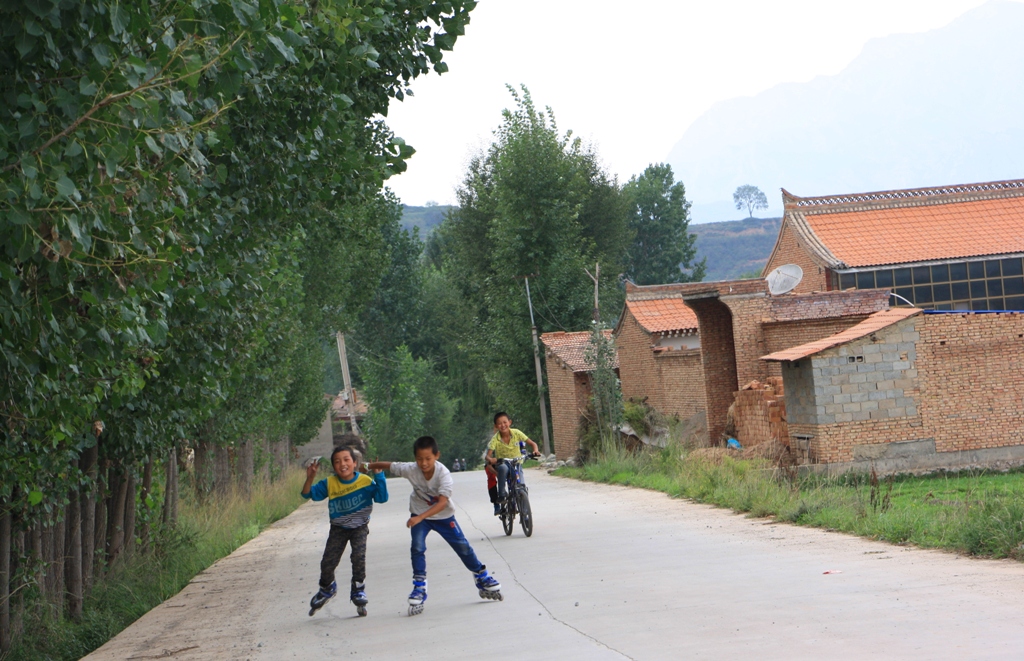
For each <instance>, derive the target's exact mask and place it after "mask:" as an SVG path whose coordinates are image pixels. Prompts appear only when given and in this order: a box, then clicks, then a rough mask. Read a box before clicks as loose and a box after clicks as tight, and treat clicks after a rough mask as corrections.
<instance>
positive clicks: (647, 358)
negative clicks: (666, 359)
mask: <svg viewBox="0 0 1024 661" xmlns="http://www.w3.org/2000/svg"><path fill="white" fill-rule="evenodd" d="M651 344H652V342H651V336H650V335H649V334H648V333H647V331H645V330H644V329H643V328H642V327H641V326H640V324H639V323H637V320H636V319H635V318H634V317H633V315H632V314H631V313H630V312H629V308H626V310H625V312H623V318H622V323H621V324H620V325H619V329H618V334H617V335H616V336H615V350H616V351H617V352H618V354H619V382H620V386H621V388H622V396H623V398H625V399H637V400H642V399H644V398H646V399H647V403H648V404H650V405H651V406H653V407H654V408H656V409H659V410H660V408H661V405H662V399H661V396H662V393H661V382H660V379H659V378H658V365H657V364H656V363H655V362H654V352H653V351H652V350H651Z"/></svg>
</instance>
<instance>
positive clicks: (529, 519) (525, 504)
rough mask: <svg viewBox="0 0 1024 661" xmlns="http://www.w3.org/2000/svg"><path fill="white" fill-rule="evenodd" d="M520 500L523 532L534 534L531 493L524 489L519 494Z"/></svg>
mask: <svg viewBox="0 0 1024 661" xmlns="http://www.w3.org/2000/svg"><path fill="white" fill-rule="evenodd" d="M516 499H517V500H518V501H519V523H520V524H521V525H522V526H523V534H524V535H526V536H527V537H529V536H530V535H532V534H533V510H531V509H530V495H529V494H528V493H526V490H525V489H523V490H522V491H520V492H519V493H518V494H517V497H516Z"/></svg>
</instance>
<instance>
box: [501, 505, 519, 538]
mask: <svg viewBox="0 0 1024 661" xmlns="http://www.w3.org/2000/svg"><path fill="white" fill-rule="evenodd" d="M515 502H516V501H515V499H514V498H506V499H505V507H504V508H503V510H502V512H501V526H502V527H503V528H504V529H505V536H506V537H507V536H509V535H511V534H512V528H514V527H515V525H516V505H515Z"/></svg>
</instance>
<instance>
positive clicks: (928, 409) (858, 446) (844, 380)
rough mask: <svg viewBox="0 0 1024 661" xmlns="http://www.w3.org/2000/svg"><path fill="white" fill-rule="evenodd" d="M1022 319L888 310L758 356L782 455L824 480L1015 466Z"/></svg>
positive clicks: (1023, 447) (1023, 391) (1021, 459)
mask: <svg viewBox="0 0 1024 661" xmlns="http://www.w3.org/2000/svg"><path fill="white" fill-rule="evenodd" d="M1021 358H1024V314H1020V313H1014V312H1002V313H989V314H978V313H973V312H962V313H958V312H939V311H927V310H926V311H922V310H920V309H915V308H898V309H892V310H885V311H881V312H878V313H876V314H873V315H871V316H870V317H868V318H867V319H865V320H864V321H862V322H861V323H859V324H858V325H856V326H854V327H851V328H849V329H847V330H845V331H843V332H841V333H838V334H835V335H833V336H831V337H828V338H824V339H822V340H819V341H816V342H810V343H807V344H804V345H801V346H797V347H792V348H790V349H786V350H783V351H777V352H774V353H772V354H769V355H767V356H765V357H764V359H763V360H764V361H766V362H775V363H779V364H780V365H781V368H782V369H781V371H782V378H783V382H784V389H785V393H786V409H787V414H788V425H789V433H790V438H791V448H793V449H794V450H796V451H797V452H798V454H799V457H800V460H801V463H805V464H829V466H827V467H826V468H828V469H829V470H832V471H841V470H850V469H857V470H867V469H868V468H869V467H872V466H873V467H875V468H877V469H878V470H879V471H884V472H894V471H912V470H932V469H936V468H955V467H962V466H969V465H981V466H1002V467H1009V466H1015V465H1021V464H1024V406H1022V397H1024V371H1022V370H1021V369H1020V368H1019V361H1020V360H1021Z"/></svg>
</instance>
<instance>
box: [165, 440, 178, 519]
mask: <svg viewBox="0 0 1024 661" xmlns="http://www.w3.org/2000/svg"><path fill="white" fill-rule="evenodd" d="M164 472H165V478H166V483H165V485H164V511H163V524H164V525H165V526H168V527H170V528H173V527H174V526H175V525H177V523H178V449H177V448H171V452H170V454H169V455H168V457H167V466H166V467H165V470H164Z"/></svg>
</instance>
